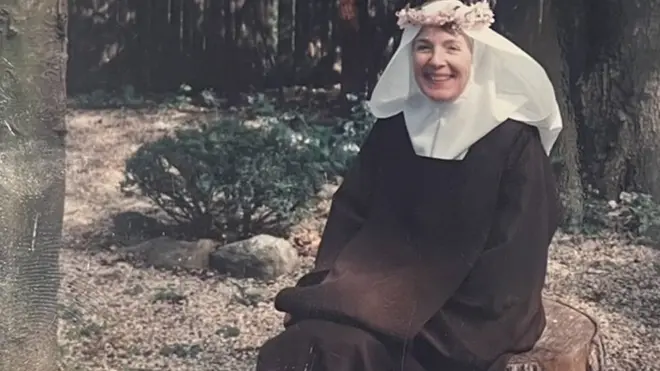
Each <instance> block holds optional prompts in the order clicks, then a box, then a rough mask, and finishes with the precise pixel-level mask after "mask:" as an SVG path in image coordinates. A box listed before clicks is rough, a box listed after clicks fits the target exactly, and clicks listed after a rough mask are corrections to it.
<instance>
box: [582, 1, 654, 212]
mask: <svg viewBox="0 0 660 371" xmlns="http://www.w3.org/2000/svg"><path fill="white" fill-rule="evenodd" d="M592 9H593V10H592V11H591V12H590V17H592V19H591V25H590V30H589V31H590V34H591V35H598V38H594V39H593V40H592V42H591V46H592V49H591V50H589V53H590V54H592V55H595V56H597V60H596V61H594V63H593V67H592V68H590V69H589V70H588V71H586V72H587V73H586V74H585V77H584V84H583V85H582V94H583V102H584V103H583V117H584V123H585V128H584V129H585V135H584V138H585V140H589V143H588V145H589V146H590V147H591V148H593V150H592V151H591V152H592V153H587V155H588V156H589V162H590V163H592V164H595V166H593V168H592V169H591V172H592V173H593V174H594V175H593V176H594V178H595V179H596V181H595V183H596V186H597V187H598V188H599V190H600V191H601V192H602V193H603V194H604V196H606V197H607V198H608V199H614V200H616V199H618V196H619V193H620V192H621V191H623V190H637V191H641V192H645V193H650V194H651V195H653V197H654V198H655V200H656V201H658V200H660V121H659V119H658V117H660V116H659V115H660V90H659V89H660V65H658V62H657V61H658V59H660V44H658V43H657V41H656V40H657V38H658V37H659V36H660V24H658V23H657V20H658V19H659V18H660V1H658V0H654V1H648V0H645V1H641V0H625V1H624V0H608V1H594V5H593V6H592Z"/></svg>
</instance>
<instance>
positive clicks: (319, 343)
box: [257, 114, 559, 371]
mask: <svg viewBox="0 0 660 371" xmlns="http://www.w3.org/2000/svg"><path fill="white" fill-rule="evenodd" d="M558 206H559V200H558V194H557V190H556V185H555V181H554V176H553V173H552V167H551V164H550V160H549V158H548V156H547V155H546V153H545V152H544V150H543V147H542V145H541V141H540V139H539V135H538V130H537V129H536V128H534V127H532V126H529V125H526V124H524V123H521V122H517V121H514V120H507V121H505V122H504V123H502V124H501V125H499V126H498V127H497V128H495V129H494V130H492V131H491V132H490V133H488V134H487V135H486V136H484V137H483V138H482V139H481V140H479V141H478V142H477V143H475V144H474V145H473V146H472V147H471V148H470V150H469V152H468V154H467V155H466V156H465V158H464V159H463V160H461V161H451V160H438V159H433V158H425V157H420V156H418V155H416V154H415V152H414V150H413V147H412V144H411V142H410V139H409V135H408V132H407V129H406V125H405V122H404V119H403V115H402V114H399V115H396V116H393V117H391V118H389V119H384V120H379V121H378V122H377V123H376V124H375V125H374V127H373V129H372V130H371V132H370V133H369V135H368V137H367V139H366V140H365V143H364V144H363V146H362V147H361V150H360V153H359V155H358V156H357V159H356V160H355V162H354V163H353V166H352V167H351V168H350V170H349V171H348V172H347V174H346V175H345V177H344V181H343V182H342V184H341V186H340V187H339V189H338V190H337V192H336V193H335V194H334V196H333V203H332V206H331V210H330V214H329V217H328V221H327V224H326V227H325V229H324V232H323V236H322V240H321V244H320V246H319V250H318V255H317V258H316V263H315V267H314V269H313V270H312V271H311V272H310V273H308V274H306V275H305V276H303V277H302V278H301V279H300V281H299V282H298V283H297V285H296V286H295V287H290V288H286V289H284V290H282V291H281V292H280V293H278V295H277V297H276V298H275V307H276V309H278V310H280V311H283V312H287V313H289V314H291V316H292V318H293V321H292V322H291V323H290V324H289V325H288V326H287V328H286V330H285V331H284V332H283V333H282V334H280V335H278V336H276V337H274V338H272V339H270V340H269V341H268V342H266V343H265V344H264V346H263V347H262V349H261V351H260V354H259V359H258V366H257V370H258V371H284V370H290V371H303V370H305V371H372V370H373V371H389V370H391V371H431V370H434V371H435V370H439V371H500V370H504V368H505V367H506V362H507V360H508V358H509V357H510V355H511V354H513V353H516V352H522V351H525V350H528V349H530V348H531V347H532V346H533V345H534V342H535V341H536V340H537V339H538V338H539V337H540V335H541V333H542V331H543V329H544V327H545V316H544V312H543V306H542V303H541V290H542V287H543V284H544V280H545V274H546V264H547V258H548V247H549V244H550V241H551V238H552V236H553V234H554V232H555V230H556V229H557V225H558V219H559V217H558V215H559V210H558Z"/></svg>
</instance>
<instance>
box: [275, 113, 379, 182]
mask: <svg viewBox="0 0 660 371" xmlns="http://www.w3.org/2000/svg"><path fill="white" fill-rule="evenodd" d="M288 117H290V118H292V119H293V118H295V116H293V115H289V116H288ZM374 123H375V118H374V117H373V116H372V115H371V114H370V113H369V111H368V110H367V108H366V105H365V102H359V103H356V105H354V106H353V108H352V109H351V116H350V117H349V118H348V119H341V118H339V119H336V120H335V121H334V122H333V124H331V125H328V124H327V123H318V122H315V121H314V120H310V122H309V124H305V125H295V127H296V128H297V130H298V131H299V132H300V133H301V135H302V136H303V137H304V138H306V140H307V141H308V142H309V145H310V146H312V147H313V148H314V151H313V152H312V153H313V155H314V156H315V157H314V161H316V163H317V164H318V165H319V166H320V168H321V169H323V172H324V176H325V177H326V178H329V179H334V178H336V177H339V176H343V175H344V173H345V172H346V171H347V170H348V167H349V166H350V164H351V162H352V161H353V160H354V158H355V156H356V155H357V153H358V151H359V150H360V146H362V144H363V143H364V140H365V139H366V137H367V134H369V131H370V130H371V128H372V126H373V124H374Z"/></svg>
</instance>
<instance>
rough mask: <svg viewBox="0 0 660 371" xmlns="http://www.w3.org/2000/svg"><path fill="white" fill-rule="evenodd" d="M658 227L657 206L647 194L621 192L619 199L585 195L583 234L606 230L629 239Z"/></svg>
mask: <svg viewBox="0 0 660 371" xmlns="http://www.w3.org/2000/svg"><path fill="white" fill-rule="evenodd" d="M658 226H660V206H658V205H657V204H656V203H655V202H654V201H653V199H652V197H651V196H650V195H648V194H642V193H635V192H622V193H621V194H620V195H619V200H617V201H614V200H612V201H609V202H606V201H604V200H600V199H594V198H591V197H590V198H588V199H587V202H586V203H585V231H584V232H585V233H587V234H595V233H597V232H599V231H601V230H609V231H613V232H616V233H621V234H624V235H628V236H630V237H633V238H638V237H645V236H647V235H648V234H649V233H654V230H655V229H657V228H658Z"/></svg>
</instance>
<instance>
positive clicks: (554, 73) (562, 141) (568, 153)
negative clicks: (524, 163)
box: [496, 0, 584, 230]
mask: <svg viewBox="0 0 660 371" xmlns="http://www.w3.org/2000/svg"><path fill="white" fill-rule="evenodd" d="M524 4H525V6H521V5H520V4H519V3H518V2H513V1H512V0H499V1H498V2H497V8H496V14H498V18H497V19H498V20H497V25H496V27H497V29H498V30H499V31H500V32H502V33H503V34H504V35H505V36H507V37H508V38H509V39H511V40H512V41H513V42H514V43H516V44H517V45H519V46H520V47H521V48H522V49H524V50H525V51H526V52H528V53H529V54H530V55H532V56H533V57H534V58H535V59H537V60H538V61H539V63H540V64H541V65H543V66H544V67H545V69H546V71H547V73H548V75H549V77H550V79H551V80H552V82H553V85H554V86H555V91H556V95H557V99H558V102H559V107H560V109H561V113H562V117H563V119H564V129H563V131H562V134H561V135H560V137H559V140H558V142H557V146H556V149H555V150H554V151H553V160H554V161H553V162H555V163H556V164H558V166H556V168H558V174H557V175H558V179H559V188H560V190H561V191H562V201H563V202H562V204H563V209H564V215H563V219H564V223H563V224H564V226H565V227H567V228H568V229H571V230H575V229H577V228H578V227H579V226H580V225H581V224H582V219H583V214H584V212H583V210H584V207H583V203H584V194H583V190H582V179H581V177H580V161H579V152H578V137H577V129H576V128H577V124H576V117H575V114H574V112H575V111H574V108H573V104H572V100H571V88H570V86H571V76H570V75H569V71H570V69H569V65H568V60H567V58H568V56H569V55H570V52H571V51H570V50H569V47H570V44H567V43H566V42H565V40H566V37H568V35H566V37H562V36H563V35H562V34H561V33H560V29H562V28H564V27H565V25H564V24H563V23H560V15H561V14H560V13H559V11H560V10H561V7H563V6H565V4H562V5H561V6H560V5H558V4H557V5H556V4H555V2H553V1H551V0H546V1H534V2H525V3H524ZM573 6H575V5H573ZM564 23H566V22H564ZM571 36H572V37H575V35H571Z"/></svg>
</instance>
